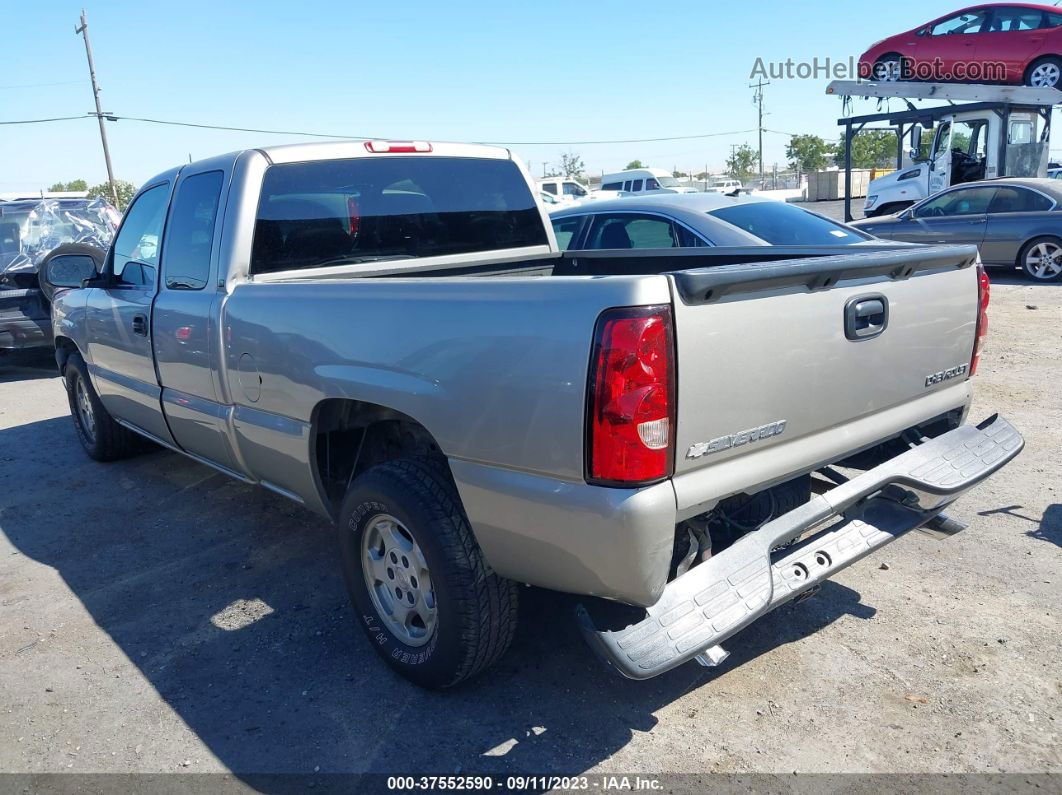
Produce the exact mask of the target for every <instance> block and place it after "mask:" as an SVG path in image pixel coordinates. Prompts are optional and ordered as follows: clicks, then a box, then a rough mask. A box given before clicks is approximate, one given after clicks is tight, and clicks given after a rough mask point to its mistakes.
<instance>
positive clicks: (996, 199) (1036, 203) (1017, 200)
mask: <svg viewBox="0 0 1062 795" xmlns="http://www.w3.org/2000/svg"><path fill="white" fill-rule="evenodd" d="M1054 206H1055V203H1054V202H1053V201H1051V200H1050V199H1049V198H1047V197H1046V196H1044V195H1043V194H1042V193H1037V192H1036V191H1033V190H1027V189H1025V188H1011V187H1000V188H997V189H996V195H995V196H993V197H992V203H991V204H989V205H988V212H990V213H1034V212H1045V211H1047V210H1050V209H1051V208H1052V207H1054Z"/></svg>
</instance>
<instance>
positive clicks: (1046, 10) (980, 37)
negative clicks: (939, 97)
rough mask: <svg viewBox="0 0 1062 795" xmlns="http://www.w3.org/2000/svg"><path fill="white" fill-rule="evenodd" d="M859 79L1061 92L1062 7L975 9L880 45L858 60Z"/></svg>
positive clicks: (1014, 5)
mask: <svg viewBox="0 0 1062 795" xmlns="http://www.w3.org/2000/svg"><path fill="white" fill-rule="evenodd" d="M859 75H860V77H862V78H863V79H871V80H876V81H879V82H891V81H894V80H928V81H932V82H960V83H1015V84H1024V85H1028V86H1039V87H1043V88H1062V8H1056V7H1055V6H1045V5H1033V4H1030V3H993V4H990V5H979V6H971V7H970V8H966V9H963V10H962V11H956V12H953V13H951V14H948V15H946V16H943V17H940V18H938V19H935V20H933V21H932V22H927V23H925V24H923V25H919V26H918V27H916V28H914V29H912V30H909V31H907V32H906V33H900V34H898V35H896V36H890V37H889V38H887V39H883V40H882V41H879V42H878V43H877V44H875V45H873V46H872V47H871V48H870V49H869V50H867V51H866V52H865V53H863V55H862V56H860V58H859Z"/></svg>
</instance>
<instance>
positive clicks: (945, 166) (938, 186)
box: [929, 121, 951, 196]
mask: <svg viewBox="0 0 1062 795" xmlns="http://www.w3.org/2000/svg"><path fill="white" fill-rule="evenodd" d="M949 185H951V122H950V121H942V122H941V123H940V124H939V125H938V126H937V132H936V135H935V136H934V137H933V159H932V160H931V161H930V163H929V195H930V196H932V195H933V194H934V193H939V192H940V191H942V190H944V189H945V188H946V187H948V186H949Z"/></svg>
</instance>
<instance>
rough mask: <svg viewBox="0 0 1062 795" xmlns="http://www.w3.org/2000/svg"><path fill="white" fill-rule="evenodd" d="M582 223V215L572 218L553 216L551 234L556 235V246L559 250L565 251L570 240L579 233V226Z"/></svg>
mask: <svg viewBox="0 0 1062 795" xmlns="http://www.w3.org/2000/svg"><path fill="white" fill-rule="evenodd" d="M582 225H583V216H581V215H577V216H575V217H574V218H554V219H553V234H554V235H556V237H557V247H558V248H559V249H560V250H561V251H567V250H568V248H569V247H570V246H571V244H572V240H573V239H574V238H575V236H576V235H577V234H578V233H579V227H580V226H582Z"/></svg>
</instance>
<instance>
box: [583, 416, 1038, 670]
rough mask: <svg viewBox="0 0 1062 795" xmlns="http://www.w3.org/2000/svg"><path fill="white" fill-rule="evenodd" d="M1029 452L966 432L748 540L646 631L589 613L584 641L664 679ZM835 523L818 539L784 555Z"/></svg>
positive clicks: (684, 587) (679, 585) (696, 571)
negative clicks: (663, 675) (816, 529)
mask: <svg viewBox="0 0 1062 795" xmlns="http://www.w3.org/2000/svg"><path fill="white" fill-rule="evenodd" d="M1024 444H1025V440H1024V439H1023V438H1022V436H1021V434H1020V433H1019V432H1018V431H1017V430H1016V429H1015V428H1014V427H1013V426H1012V425H1011V424H1010V423H1009V422H1007V421H1006V420H1004V419H1003V418H1001V417H998V416H993V417H990V418H988V419H987V420H985V421H984V422H982V423H981V424H980V425H977V426H973V425H964V426H962V427H960V428H956V429H955V430H953V431H950V432H948V433H946V434H943V435H941V436H938V437H937V438H936V439H933V440H931V441H929V442H926V443H925V444H922V445H919V446H918V447H915V448H912V449H911V450H908V451H907V452H905V453H902V454H901V455H898V456H896V457H895V458H892V459H890V460H889V461H886V462H885V463H883V464H881V465H879V466H876V467H874V468H873V469H871V470H868V471H866V472H864V473H862V474H861V475H859V476H857V477H854V478H852V479H851V480H849V481H847V482H846V483H843V484H842V485H840V486H837V487H836V488H833V489H830V490H829V491H827V492H825V493H824V494H820V495H818V496H816V497H813V498H812V499H811V501H810V502H807V503H805V504H804V505H802V506H800V507H799V508H797V509H796V510H793V511H790V512H789V513H787V514H784V515H782V516H780V517H778V518H777V519H774V520H772V521H770V522H768V523H767V524H765V525H764V526H763V527H762V528H760V529H759V530H757V531H755V532H752V533H749V534H748V535H746V536H744V537H742V538H741V539H740V540H739V541H737V542H736V543H735V544H733V545H732V546H730V547H729V548H727V549H725V550H724V551H723V552H721V553H719V554H718V555H715V556H713V557H712V558H710V559H709V560H707V561H705V562H704V563H702V564H700V565H699V566H695V567H694V568H692V569H691V570H690V571H688V572H687V573H686V574H684V575H682V576H681V577H678V578H676V579H675V580H673V581H671V582H670V583H668V585H667V587H666V588H665V589H664V593H663V595H662V596H661V597H660V600H659V601H658V602H657V603H656V604H654V605H653V606H652V607H650V608H648V609H647V610H646V611H645V613H646V615H645V617H644V618H643V619H641V620H639V621H637V622H636V623H633V624H627V625H626V626H622V627H617V626H609V627H602V626H600V624H601V623H603V622H602V621H601V620H600V618H598V619H596V620H595V617H593V616H592V615H591V612H590V611H589V610H587V608H586V607H585V606H583V605H580V606H579V608H578V609H577V613H578V617H579V622H580V626H581V628H582V631H583V634H584V636H585V637H586V639H587V641H588V642H589V643H590V645H591V646H592V647H593V648H594V649H595V650H596V651H597V652H598V653H599V654H600V655H601V656H602V657H603V658H604V659H605V660H606V662H608V663H609V664H610V665H612V666H613V667H615V668H616V669H617V670H618V671H619V672H620V673H621V674H623V675H624V676H626V677H629V678H631V679H648V678H650V677H653V676H657V675H658V674H661V673H663V672H664V671H667V670H670V669H671V668H674V667H675V666H677V665H681V664H682V663H684V662H687V661H688V660H691V659H693V658H694V657H697V656H698V655H700V654H701V653H702V652H704V651H705V650H706V649H712V648H713V647H715V646H717V645H718V644H719V643H720V642H722V641H723V640H725V639H726V638H728V637H730V636H731V635H733V634H734V633H736V632H738V631H739V630H741V629H743V628H744V627H746V626H748V625H749V624H751V623H752V622H753V621H755V620H756V619H757V618H759V617H760V616H762V615H764V614H765V613H767V612H768V611H770V610H773V609H774V608H775V607H778V606H779V605H781V604H784V603H785V602H788V601H789V600H791V599H793V598H795V597H797V596H799V595H800V594H801V593H803V592H805V591H807V590H808V589H810V588H812V587H814V586H815V585H817V584H819V583H821V582H822V581H823V580H825V579H827V578H829V577H831V576H832V575H833V574H835V573H837V572H838V571H840V570H841V569H844V568H846V567H848V566H850V565H852V564H853V563H855V562H856V561H857V560H859V559H860V558H863V557H865V556H866V555H869V554H870V553H871V552H873V551H874V550H876V549H878V548H880V547H882V546H884V545H885V544H887V543H889V542H890V541H893V540H895V539H896V538H898V537H900V536H901V535H903V534H904V533H906V532H908V531H910V530H914V529H916V528H919V527H921V526H923V525H925V524H927V523H929V522H931V520H933V519H934V517H936V516H938V515H939V514H940V513H941V511H942V510H943V509H944V508H945V507H946V506H947V505H948V504H949V503H951V502H953V501H954V500H956V499H957V498H958V497H960V496H961V495H962V494H964V493H965V492H966V491H968V490H969V489H971V488H973V487H974V486H976V485H977V484H978V483H980V482H981V481H982V480H984V479H985V478H987V477H988V476H989V475H991V474H992V473H993V472H995V471H996V470H998V469H999V468H1001V467H1002V466H1003V465H1004V464H1006V463H1007V462H1008V461H1010V460H1011V459H1012V458H1014V456H1016V455H1017V454H1018V453H1019V452H1021V449H1022V447H1023V446H1024ZM826 523H830V524H828V526H826V527H824V528H823V529H822V530H821V531H819V532H817V533H815V534H814V535H811V536H810V537H808V538H804V539H802V540H801V541H800V542H798V543H797V544H794V545H791V546H787V547H784V548H781V547H782V545H784V544H786V543H788V542H789V541H791V540H792V539H794V538H797V537H798V536H801V535H803V534H805V533H806V532H807V531H808V530H811V529H812V528H814V527H816V526H819V525H823V524H826ZM937 524H941V523H939V522H938V523H937ZM606 623H607V622H606Z"/></svg>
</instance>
